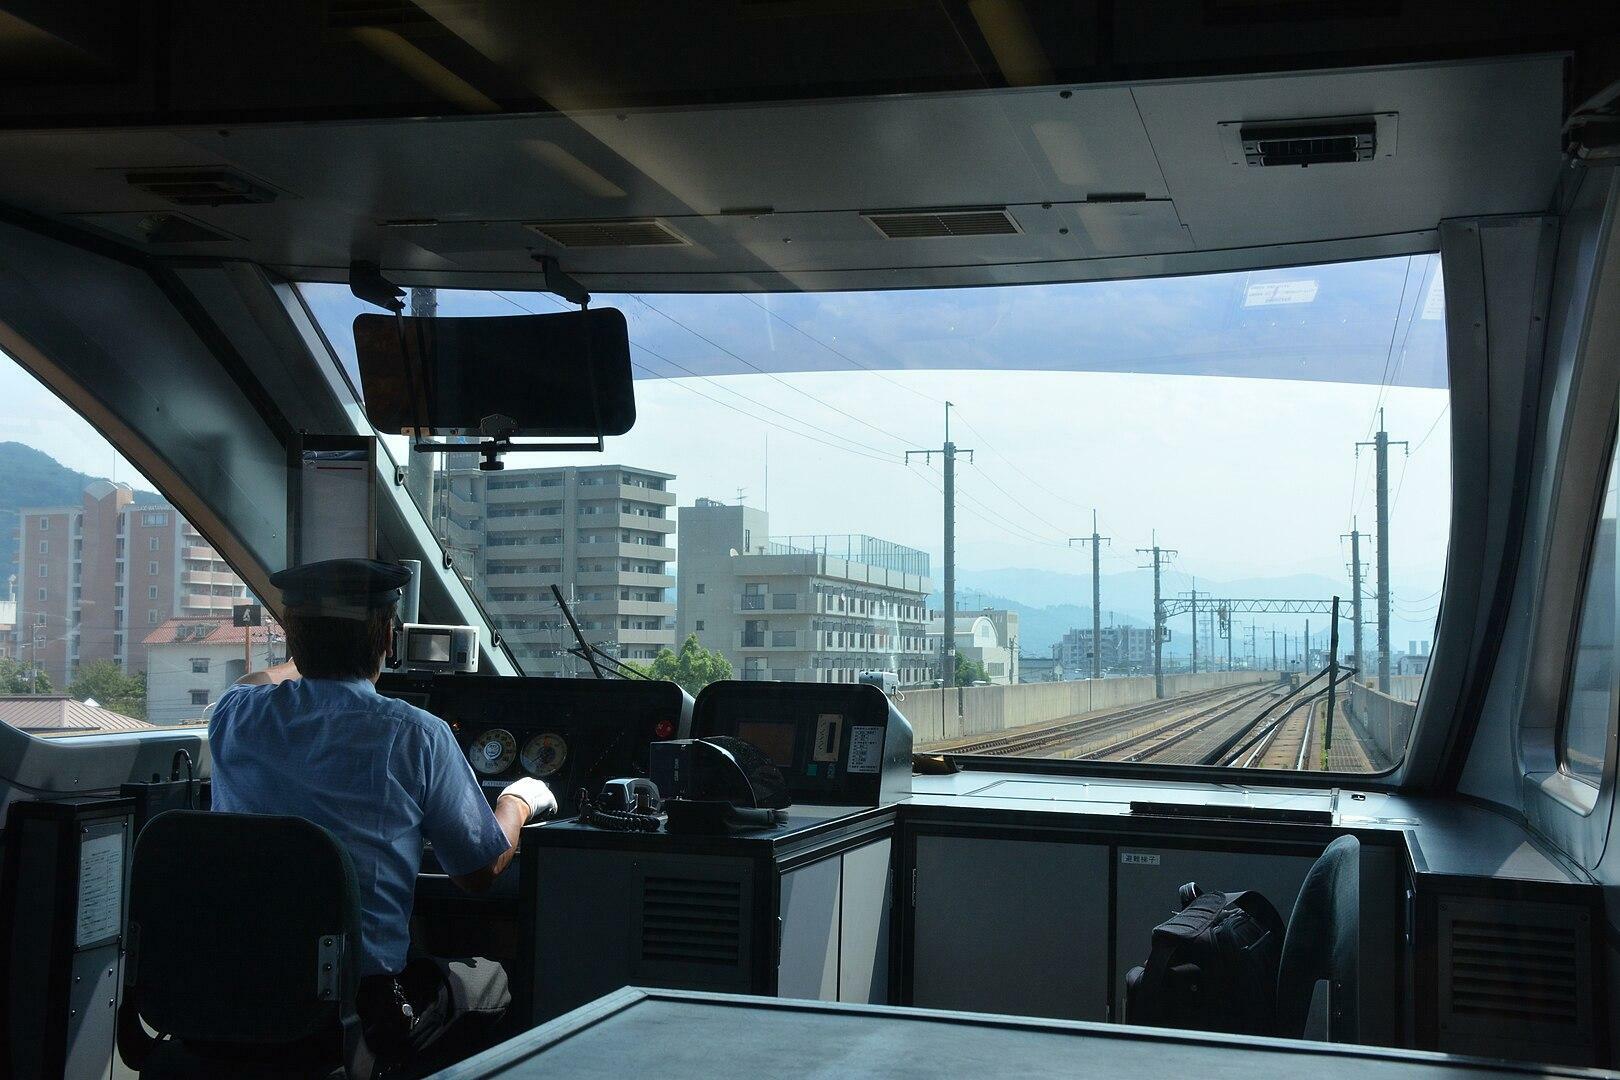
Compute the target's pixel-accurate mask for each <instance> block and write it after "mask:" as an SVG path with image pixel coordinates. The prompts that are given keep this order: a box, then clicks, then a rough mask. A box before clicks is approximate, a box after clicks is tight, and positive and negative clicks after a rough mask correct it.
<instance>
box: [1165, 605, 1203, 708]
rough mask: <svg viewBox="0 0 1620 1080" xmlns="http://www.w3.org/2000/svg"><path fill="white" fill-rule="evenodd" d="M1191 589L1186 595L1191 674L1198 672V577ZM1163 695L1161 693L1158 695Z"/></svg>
mask: <svg viewBox="0 0 1620 1080" xmlns="http://www.w3.org/2000/svg"><path fill="white" fill-rule="evenodd" d="M1192 586H1193V587H1192V591H1190V592H1188V593H1187V594H1186V595H1187V596H1190V597H1192V674H1194V675H1196V674H1198V579H1197V578H1193V579H1192ZM1160 696H1161V697H1162V696H1163V695H1162V694H1161V695H1160Z"/></svg>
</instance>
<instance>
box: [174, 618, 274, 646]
mask: <svg viewBox="0 0 1620 1080" xmlns="http://www.w3.org/2000/svg"><path fill="white" fill-rule="evenodd" d="M249 631H252V633H253V643H254V644H255V645H263V644H265V643H266V642H268V641H269V640H270V636H271V635H272V634H274V635H275V636H276V637H277V638H278V639H279V638H281V637H284V636H285V635H284V633H283V631H282V629H281V626H280V624H279V623H277V622H276V621H275V620H274V619H272V618H270V617H269V616H268V615H266V616H265V622H264V625H263V626H232V625H231V620H230V618H229V617H228V616H220V617H211V618H194V619H187V618H176V619H170V620H168V621H167V622H164V623H161V624H159V625H158V627H157V628H156V629H155V630H153V631H152V632H151V633H150V634H147V635H146V637H145V638H143V639H142V640H143V641H144V642H145V643H146V644H147V645H172V644H177V643H178V644H192V645H241V644H242V635H243V634H246V633H248V632H249Z"/></svg>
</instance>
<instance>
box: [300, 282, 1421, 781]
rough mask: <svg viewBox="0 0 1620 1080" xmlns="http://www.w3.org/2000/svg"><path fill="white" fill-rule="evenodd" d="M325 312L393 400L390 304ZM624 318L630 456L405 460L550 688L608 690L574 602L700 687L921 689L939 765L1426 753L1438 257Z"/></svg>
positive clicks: (421, 299)
mask: <svg viewBox="0 0 1620 1080" xmlns="http://www.w3.org/2000/svg"><path fill="white" fill-rule="evenodd" d="M302 289H303V294H304V296H305V298H306V300H307V302H308V303H309V305H310V307H311V309H312V311H314V313H315V314H316V316H317V318H318V319H319V320H320V322H321V324H322V325H323V327H324V329H325V331H326V334H327V336H328V337H329V339H330V340H331V342H332V345H333V347H334V351H335V353H336V356H337V360H338V362H339V363H340V364H341V365H342V366H343V367H344V368H345V370H346V372H347V373H348V375H349V377H350V380H351V382H352V384H353V385H354V386H355V387H356V392H357V393H359V392H360V391H359V378H358V375H357V373H356V371H357V369H356V363H355V356H354V337H353V331H352V329H351V323H352V320H353V318H354V316H355V315H356V314H359V313H360V312H362V311H375V310H376V309H375V308H371V307H369V306H367V305H364V304H362V303H360V302H359V301H357V300H355V299H354V298H353V297H352V296H351V295H350V294H349V292H348V290H347V289H346V288H344V287H341V286H332V285H306V286H303V287H302ZM410 301H411V304H412V307H413V308H414V310H415V311H416V312H418V313H428V312H433V313H436V314H437V315H438V316H441V317H442V316H489V315H513V314H520V313H522V312H536V313H539V312H552V311H557V310H562V309H565V308H566V305H565V304H564V303H563V302H562V301H560V300H559V299H557V298H555V297H553V296H550V295H547V294H542V293H526V292H495V291H483V292H473V291H452V290H426V289H418V290H413V291H412V294H411V297H410ZM592 304H593V306H595V307H607V306H611V307H616V308H619V309H621V310H622V311H623V312H624V314H625V316H626V319H627V320H628V323H629V328H630V340H631V350H632V363H633V365H634V371H635V375H636V378H637V380H638V382H637V392H636V397H637V411H638V421H637V423H636V425H635V428H634V429H633V430H632V431H631V432H630V433H629V434H628V435H626V436H624V437H620V438H611V439H609V440H608V443H607V452H606V453H605V454H578V453H571V454H543V455H539V454H537V455H512V456H510V457H509V458H508V459H507V462H506V468H505V470H504V471H499V472H481V471H480V470H478V469H477V468H476V459H474V458H472V457H471V456H470V455H442V454H440V455H413V454H410V453H409V452H408V450H407V448H406V447H405V445H404V439H403V438H402V437H400V436H398V435H388V436H386V441H387V442H388V443H389V445H390V447H391V449H392V450H393V452H394V454H395V456H396V458H397V459H398V460H400V461H404V460H405V459H406V458H407V457H409V458H410V459H411V460H410V462H409V468H410V470H411V471H412V472H413V473H414V474H415V476H416V477H417V478H418V479H417V480H416V481H414V482H413V483H412V484H411V485H410V486H411V489H412V491H413V494H414V495H415V497H416V498H417V499H418V501H419V504H420V505H421V506H422V507H423V509H424V512H425V513H426V514H428V515H429V516H430V517H431V519H432V521H433V524H434V529H435V533H436V534H437V535H438V536H439V537H440V539H441V542H442V543H443V544H444V545H445V547H446V549H447V550H448V551H449V552H450V553H451V555H452V556H453V558H454V560H455V563H456V565H457V566H458V568H459V569H460V571H461V573H462V574H463V576H464V577H466V578H467V580H468V581H469V583H470V585H471V586H472V587H473V589H474V591H475V593H476V594H477V595H478V596H480V597H481V599H482V600H483V602H484V603H485V605H486V606H487V608H488V610H489V612H490V614H491V616H492V618H493V619H494V620H495V621H496V623H497V625H499V626H501V627H502V628H503V634H504V635H505V636H506V637H507V639H508V645H509V646H510V648H511V649H512V650H513V653H514V655H515V657H516V659H517V660H518V661H519V663H520V664H521V665H522V666H523V669H524V670H525V671H526V672H528V673H531V674H556V675H569V674H589V670H588V668H587V667H586V665H585V662H584V661H583V660H582V659H581V657H580V655H578V654H579V653H580V652H582V650H581V649H580V648H579V647H578V645H577V641H576V637H575V635H574V634H573V632H572V631H571V630H570V629H569V626H568V623H567V621H566V619H565V617H564V614H563V612H562V611H561V610H560V609H559V606H558V604H557V602H556V600H555V598H554V594H553V592H552V587H553V586H556V587H557V589H558V591H560V593H561V594H562V596H563V598H564V600H565V602H566V603H567V605H568V607H569V609H570V610H571V612H572V614H573V616H574V618H575V619H576V620H577V622H578V625H579V628H580V633H581V635H583V636H584V637H585V638H586V639H587V640H588V641H589V642H590V643H591V644H592V645H593V646H596V647H598V648H600V649H601V650H602V651H603V652H605V653H607V654H610V655H611V656H613V657H615V658H618V659H621V660H624V661H627V662H630V663H633V664H638V665H641V666H643V667H645V668H646V669H648V670H650V671H652V672H653V673H654V674H656V675H660V676H664V677H671V678H677V679H679V680H680V681H682V682H683V683H684V684H686V685H688V687H689V688H691V687H693V686H700V685H701V684H702V682H703V681H705V680H707V679H711V678H715V677H720V676H721V675H722V674H723V673H729V674H730V675H731V677H735V678H742V679H773V680H786V681H798V682H829V681H830V682H850V681H856V680H857V679H859V678H861V677H862V673H863V672H887V673H890V675H892V677H893V680H894V682H895V683H896V684H897V685H898V688H899V690H900V692H902V693H903V694H904V697H903V698H902V699H901V703H900V705H901V710H902V711H903V712H904V713H905V714H906V715H907V717H908V718H909V719H910V720H911V722H912V724H913V726H914V728H915V729H916V737H917V743H918V747H919V749H937V750H940V751H944V752H958V753H974V754H998V755H1014V756H1026V757H1053V758H1070V759H1077V758H1083V759H1106V760H1132V761H1145V762H1154V763H1174V764H1206V765H1216V764H1224V765H1246V766H1253V767H1261V768H1277V769H1322V768H1326V769H1329V770H1332V771H1344V772H1374V771H1382V770H1384V769H1388V768H1390V767H1392V766H1393V765H1394V764H1396V763H1397V762H1398V761H1399V759H1400V757H1401V756H1402V754H1403V753H1404V750H1405V745H1406V739H1407V736H1408V734H1409V732H1410V728H1411V721H1412V715H1413V712H1414V704H1413V703H1414V702H1415V701H1416V699H1417V696H1418V691H1419V689H1420V688H1421V686H1422V681H1423V675H1424V672H1425V670H1426V668H1427V664H1428V659H1429V652H1430V642H1431V640H1432V638H1433V628H1434V624H1435V618H1436V615H1437V612H1438V608H1439V597H1440V592H1441V584H1442V576H1443V572H1444V565H1445V543H1446V535H1447V528H1448V524H1449V505H1450V486H1449V485H1450V472H1449V427H1448V424H1447V422H1446V421H1447V409H1448V395H1447V389H1446V386H1447V380H1446V363H1445V326H1444V296H1443V292H1442V285H1441V277H1440V259H1439V257H1438V256H1437V255H1418V256H1412V257H1401V258H1394V259H1384V260H1373V261H1364V262H1356V263H1343V264H1334V265H1326V266H1314V267H1302V268H1293V269H1287V270H1276V271H1264V272H1247V273H1234V274H1212V275H1203V276H1198V277H1182V278H1162V279H1153V280H1141V281H1128V282H1103V283H1085V284H1070V285H1043V286H1011V287H994V288H975V289H949V290H918V291H886V292H885V291H871V292H858V293H784V294H690V295H688V294H662V295H651V294H636V295H606V294H599V295H597V296H596V297H595V298H594V299H593V301H592ZM947 424H948V427H947ZM947 489H949V492H950V498H949V499H947V495H946V492H947ZM1381 491H1382V495H1381V494H1380V492H1381ZM948 511H954V513H953V514H951V515H950V516H951V517H953V518H954V552H953V559H952V562H953V564H954V565H952V566H949V567H948V566H947V564H946V550H945V549H946V545H945V535H946V527H947V526H946V521H947V514H948ZM1381 520H1382V522H1383V524H1382V526H1381ZM1385 536H1387V541H1388V542H1387V545H1386V544H1385V543H1384V539H1385ZM1094 571H1095V574H1094ZM952 577H953V578H954V590H953V593H952V596H951V599H950V601H949V602H948V601H947V598H946V595H945V588H946V582H947V579H948V578H952ZM1386 583H1387V584H1386ZM1358 588H1359V595H1358ZM1335 598H1336V599H1337V611H1338V620H1337V622H1336V623H1335V622H1334V619H1333V611H1334V609H1335ZM1358 600H1359V603H1358V602H1357V601H1358ZM947 606H949V607H950V608H951V614H950V618H949V622H947V616H946V608H947ZM1358 629H1359V634H1358ZM1358 642H1359V644H1358ZM1335 645H1336V651H1335ZM1330 668H1332V669H1334V670H1333V671H1330V670H1329V669H1330ZM1335 678H1336V679H1337V681H1335ZM1330 684H1331V685H1332V687H1333V689H1332V692H1331V694H1330V693H1329V686H1330ZM1330 712H1331V714H1332V715H1331V723H1330V716H1329V714H1330Z"/></svg>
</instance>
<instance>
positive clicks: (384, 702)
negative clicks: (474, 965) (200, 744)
mask: <svg viewBox="0 0 1620 1080" xmlns="http://www.w3.org/2000/svg"><path fill="white" fill-rule="evenodd" d="M208 742H209V752H210V755H211V756H212V758H213V774H212V775H213V793H214V809H216V810H224V811H229V812H232V813H239V814H285V815H290V816H293V817H301V818H306V819H308V820H310V821H313V822H315V823H316V824H317V825H321V826H324V827H325V828H327V829H330V830H331V831H332V832H333V834H335V835H336V836H337V837H338V839H339V840H341V841H343V843H344V845H345V846H346V847H347V848H348V850H349V855H350V857H351V858H352V859H353V860H354V868H355V872H356V874H357V875H358V876H359V879H360V902H361V906H362V909H363V910H362V917H361V935H362V939H363V940H362V942H361V958H360V968H361V974H362V975H374V974H381V973H385V972H395V973H397V972H399V971H401V970H402V969H403V968H404V967H405V954H406V951H407V948H408V947H409V945H410V917H411V903H412V900H413V899H414V896H415V889H416V874H417V870H418V869H419V868H420V866H421V861H422V840H423V838H424V837H426V838H427V839H428V840H430V841H432V843H433V851H434V854H435V856H437V858H438V860H439V864H440V865H441V866H442V867H443V868H444V870H445V872H446V873H449V874H454V875H461V874H469V873H472V872H473V871H475V870H477V869H479V868H480V867H484V866H488V865H489V864H490V863H491V862H493V861H494V860H495V858H496V857H497V856H499V855H500V854H501V853H502V852H504V851H505V850H506V849H507V846H508V845H507V842H506V835H505V834H504V833H503V832H502V831H501V827H500V824H499V823H498V822H497V821H496V820H495V814H494V812H493V811H492V810H491V809H490V806H489V802H488V801H487V800H486V799H485V797H484V794H483V792H482V791H480V790H479V787H478V782H477V780H476V779H475V778H474V777H473V773H472V768H471V766H469V765H468V764H467V759H466V757H465V756H463V755H462V753H461V748H460V747H458V746H457V745H456V741H455V737H454V736H453V735H452V734H451V732H450V728H449V726H448V725H447V724H445V723H444V721H442V720H440V719H438V718H437V717H435V716H433V715H432V714H430V713H426V712H423V711H422V710H421V709H418V708H416V707H415V706H413V705H408V704H406V703H405V702H403V701H397V700H395V699H394V698H390V697H384V696H383V695H381V694H379V693H377V689H376V687H374V686H373V685H372V684H371V683H369V682H367V681H365V680H361V679H357V680H352V681H345V680H336V679H294V680H290V681H288V682H284V683H280V684H277V685H257V686H235V687H232V688H231V689H230V690H228V691H226V693H225V695H224V696H223V697H221V698H220V699H219V702H218V704H216V705H215V706H214V716H213V719H212V720H211V721H209V724H208Z"/></svg>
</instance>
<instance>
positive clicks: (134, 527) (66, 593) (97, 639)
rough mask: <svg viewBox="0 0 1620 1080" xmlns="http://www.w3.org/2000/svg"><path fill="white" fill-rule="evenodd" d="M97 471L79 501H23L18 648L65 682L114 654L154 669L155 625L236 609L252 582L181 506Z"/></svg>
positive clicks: (126, 665) (131, 666)
mask: <svg viewBox="0 0 1620 1080" xmlns="http://www.w3.org/2000/svg"><path fill="white" fill-rule="evenodd" d="M134 498H135V496H134V492H133V491H132V490H131V489H130V487H129V485H127V484H116V483H113V482H111V481H108V480H93V481H91V482H90V483H88V484H86V485H85V488H84V494H83V497H82V499H81V501H80V503H79V505H77V506H54V507H33V508H24V509H22V510H20V511H18V525H17V529H16V532H15V536H16V539H17V588H16V593H17V616H16V618H17V630H16V642H17V650H18V655H19V656H20V657H21V658H22V659H23V660H24V661H25V662H29V661H31V662H33V663H37V664H39V665H40V668H41V670H43V671H44V672H45V673H46V674H48V675H49V676H50V677H51V679H52V681H53V682H55V683H56V685H58V686H65V685H67V683H69V682H71V681H72V680H73V676H74V674H75V673H76V672H77V670H78V668H79V667H80V666H81V665H83V664H87V663H90V662H92V661H95V660H113V661H115V662H117V663H118V664H119V665H120V666H121V667H122V668H123V669H124V670H125V671H126V672H130V673H132V674H133V673H135V672H140V671H145V670H146V644H145V638H146V635H147V634H148V633H150V632H151V631H152V630H153V629H155V628H156V627H158V626H159V625H161V624H162V623H163V622H164V621H165V620H166V619H170V618H173V617H176V616H180V617H185V618H202V617H209V616H222V615H229V614H230V610H231V608H232V607H233V606H235V605H236V604H239V603H242V602H243V600H244V598H245V597H246V596H247V587H246V586H245V585H244V584H243V582H242V580H241V579H240V578H238V577H237V576H236V575H235V574H234V573H233V572H232V571H231V568H230V567H229V566H228V565H227V564H226V563H225V561H224V560H223V559H221V558H220V556H219V553H218V552H216V551H215V550H214V549H213V548H212V547H210V546H209V544H208V542H207V541H206V540H204V539H203V538H202V536H201V535H199V534H198V533H197V531H196V530H195V529H193V528H192V527H191V523H190V522H188V521H186V519H185V518H184V517H182V516H181V515H180V513H179V512H178V511H176V510H175V509H174V507H172V506H169V505H167V504H164V503H151V504H148V503H140V504H137V503H136V502H135V501H134Z"/></svg>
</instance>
